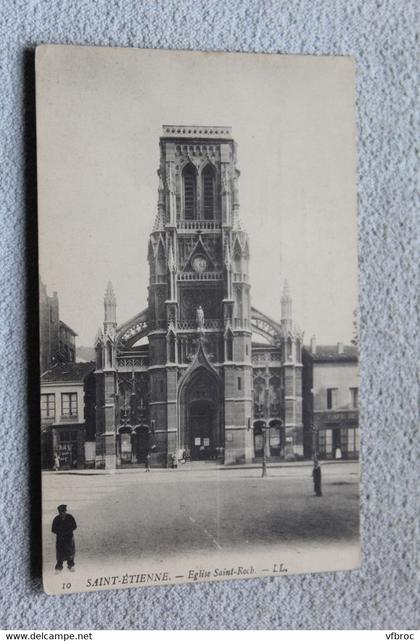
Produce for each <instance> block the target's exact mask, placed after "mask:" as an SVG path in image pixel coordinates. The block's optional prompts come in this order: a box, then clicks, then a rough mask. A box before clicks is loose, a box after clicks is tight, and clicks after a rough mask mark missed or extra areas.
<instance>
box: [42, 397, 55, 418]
mask: <svg viewBox="0 0 420 641" xmlns="http://www.w3.org/2000/svg"><path fill="white" fill-rule="evenodd" d="M41 418H55V394H41Z"/></svg>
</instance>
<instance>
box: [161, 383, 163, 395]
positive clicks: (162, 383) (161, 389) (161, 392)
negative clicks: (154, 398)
mask: <svg viewBox="0 0 420 641" xmlns="http://www.w3.org/2000/svg"><path fill="white" fill-rule="evenodd" d="M160 393H161V394H163V381H162V380H161V381H160Z"/></svg>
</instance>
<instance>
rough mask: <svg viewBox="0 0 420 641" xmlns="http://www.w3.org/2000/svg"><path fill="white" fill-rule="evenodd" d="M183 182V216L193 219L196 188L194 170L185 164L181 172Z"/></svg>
mask: <svg viewBox="0 0 420 641" xmlns="http://www.w3.org/2000/svg"><path fill="white" fill-rule="evenodd" d="M182 177H183V184H184V218H186V219H187V220H193V219H194V218H195V210H196V200H197V189H196V175H195V170H194V168H193V167H192V166H191V165H187V166H186V167H185V169H184V171H183V173H182Z"/></svg>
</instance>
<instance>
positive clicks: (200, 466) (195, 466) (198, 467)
mask: <svg viewBox="0 0 420 641" xmlns="http://www.w3.org/2000/svg"><path fill="white" fill-rule="evenodd" d="M358 462H359V461H358V460H356V459H352V460H343V459H341V460H335V459H332V460H326V461H320V463H321V466H324V465H348V464H352V463H353V464H355V463H356V464H357V463H358ZM312 465H313V461H310V460H305V461H291V462H288V461H278V462H275V463H267V470H268V471H269V470H270V469H278V468H298V467H312ZM261 468H262V463H244V464H239V465H223V464H220V463H215V462H209V463H201V462H199V461H194V462H192V463H185V465H179V466H178V467H177V468H170V467H152V472H151V473H153V474H156V473H166V474H167V473H172V474H178V473H182V472H198V471H200V472H203V471H205V472H218V471H227V470H229V471H230V470H237V471H241V470H252V469H261ZM144 470H145V468H144V465H139V464H133V465H132V466H130V467H122V468H121V467H120V468H117V469H115V470H103V469H93V468H91V469H85V470H60V471H58V472H55V471H53V470H43V471H42V473H43V474H54V475H64V474H74V475H88V476H91V475H96V474H105V475H109V474H133V473H135V472H144Z"/></svg>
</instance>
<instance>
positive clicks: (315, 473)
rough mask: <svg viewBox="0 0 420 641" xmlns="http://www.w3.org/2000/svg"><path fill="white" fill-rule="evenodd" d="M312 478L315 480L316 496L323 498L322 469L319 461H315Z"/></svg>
mask: <svg viewBox="0 0 420 641" xmlns="http://www.w3.org/2000/svg"><path fill="white" fill-rule="evenodd" d="M312 478H313V479H314V492H315V495H316V496H322V492H321V467H320V465H319V463H318V461H317V460H316V459H315V461H314V469H313V470H312Z"/></svg>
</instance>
